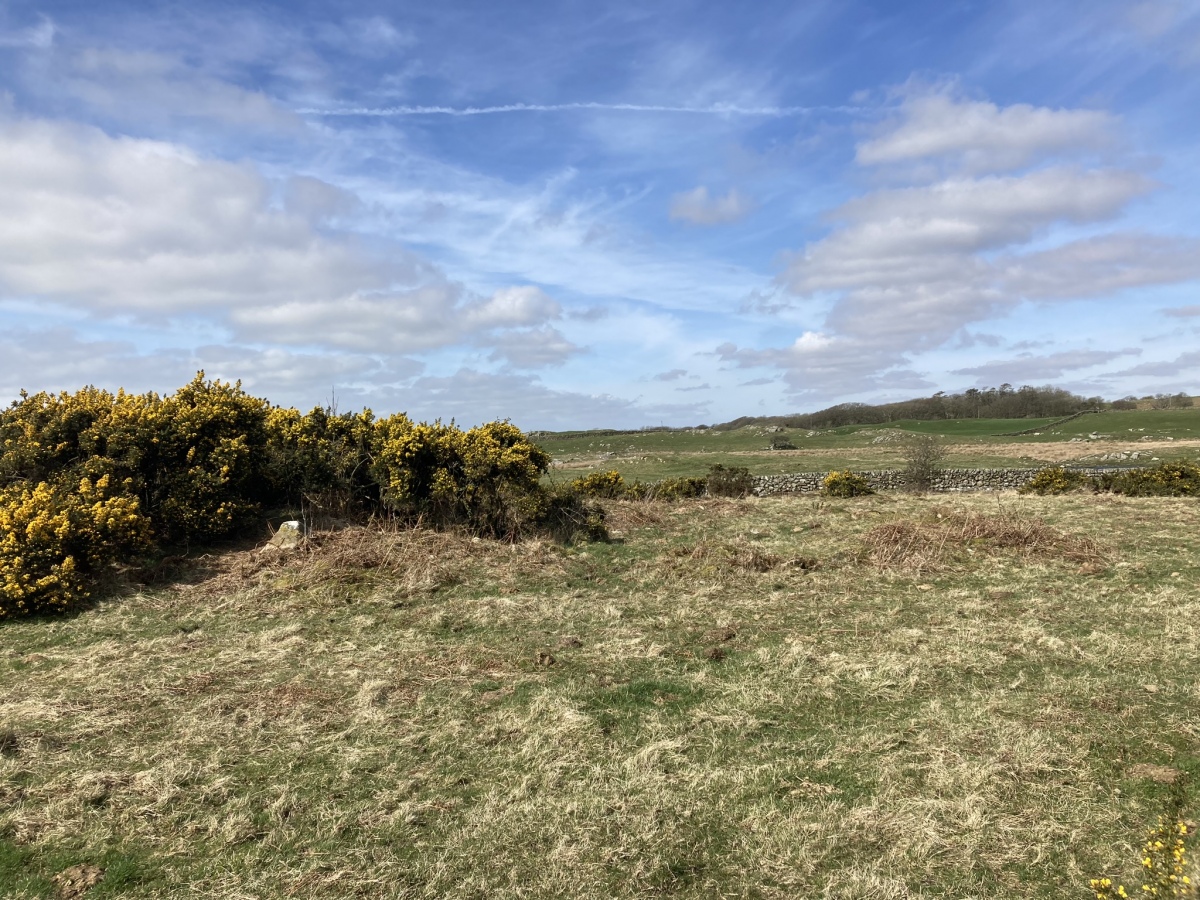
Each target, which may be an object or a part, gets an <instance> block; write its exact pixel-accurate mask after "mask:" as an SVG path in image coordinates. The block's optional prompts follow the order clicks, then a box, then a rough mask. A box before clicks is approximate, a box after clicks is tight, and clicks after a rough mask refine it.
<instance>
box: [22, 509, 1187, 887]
mask: <svg viewBox="0 0 1200 900" xmlns="http://www.w3.org/2000/svg"><path fill="white" fill-rule="evenodd" d="M611 524H612V525H613V527H614V530H615V532H616V536H617V539H616V540H614V541H613V542H612V543H609V544H597V545H589V546H581V547H560V546H557V545H553V544H548V543H541V542H528V543H524V544H520V545H516V546H508V545H501V544H494V543H489V542H486V541H482V542H480V541H473V540H471V539H470V538H467V537H460V536H455V535H449V534H434V533H428V532H393V533H380V532H371V531H365V530H347V531H343V532H339V533H336V534H328V535H321V536H318V537H317V538H316V539H315V540H314V541H313V542H312V544H311V546H310V547H308V548H307V549H306V550H303V551H299V552H297V553H295V554H294V555H290V556H272V555H267V554H264V553H259V552H255V551H254V550H252V549H249V548H243V549H235V550H229V551H227V552H225V553H221V554H215V555H210V556H203V557H197V558H195V559H193V560H191V561H190V562H189V563H186V564H184V563H181V564H179V570H178V572H176V573H175V574H176V575H177V578H176V580H175V581H174V582H172V583H167V584H163V585H160V586H158V587H154V588H146V589H143V590H138V591H132V590H131V591H127V592H126V594H125V595H124V596H120V597H113V598H111V599H109V600H106V601H104V602H101V603H100V604H99V605H97V606H96V607H95V608H93V609H89V610H87V611H84V612H83V613H81V614H79V615H77V616H75V617H72V618H66V619H58V620H40V621H15V622H10V623H7V624H5V625H4V626H3V627H0V896H4V897H5V898H32V897H51V896H55V894H54V890H55V888H54V883H53V882H52V880H51V879H52V877H53V876H54V875H55V874H56V873H59V872H62V871H63V870H66V869H68V868H70V867H72V866H94V867H96V869H95V870H88V871H98V870H100V869H103V870H104V879H103V880H102V881H100V882H99V884H97V885H96V886H95V887H93V888H92V889H91V891H90V892H89V893H87V894H86V896H87V897H89V898H92V897H131V898H150V897H160V898H165V897H172V898H174V897H189V896H195V897H234V898H279V897H298V898H331V897H332V898H342V897H345V898H350V897H367V898H385V897H387V898H390V897H405V898H407V897H412V898H417V897H449V898H483V897H514V898H515V897H581V898H606V897H653V896H673V897H697V898H699V897H704V898H711V897H746V898H753V897H761V898H775V897H778V898H785V897H786V898H793V897H804V898H808V897H814V898H816V897H821V898H868V897H869V898H883V900H902V898H998V897H1004V898H1010V897H1011V898H1070V897H1080V898H1084V897H1088V896H1090V894H1089V892H1088V891H1087V887H1086V885H1087V879H1088V878H1089V877H1092V876H1096V875H1100V874H1109V875H1112V876H1114V877H1118V876H1119V877H1121V878H1122V879H1124V881H1125V883H1126V884H1132V885H1134V886H1135V887H1136V886H1137V885H1140V883H1141V882H1140V881H1139V880H1138V878H1139V875H1138V871H1137V870H1138V856H1139V854H1138V847H1139V845H1140V843H1141V840H1142V837H1143V835H1144V833H1145V830H1146V829H1147V828H1148V827H1149V826H1151V825H1153V824H1154V823H1155V822H1156V820H1157V816H1158V815H1159V813H1160V812H1161V811H1162V810H1163V808H1164V805H1165V804H1166V803H1167V802H1168V801H1169V799H1170V798H1171V796H1172V794H1173V793H1174V794H1176V795H1179V796H1180V797H1182V798H1183V799H1184V800H1185V802H1186V803H1187V804H1188V809H1189V810H1190V811H1191V815H1195V799H1196V796H1197V795H1196V778H1197V776H1200V713H1198V712H1197V710H1200V653H1197V647H1198V646H1200V592H1198V590H1197V589H1198V587H1200V503H1197V502H1196V501H1195V500H1177V499H1129V498H1122V497H1114V496H1111V495H1078V496H1068V497H1063V498H1028V497H1018V496H1016V495H1002V496H985V495H975V496H964V497H956V498H954V499H952V500H946V499H943V498H921V497H914V496H907V495H906V496H888V495H884V496H877V497H870V498H862V499H860V500H854V501H841V502H830V501H823V500H815V499H798V498H794V497H793V498H770V499H761V500H745V501H730V500H723V501H713V500H704V501H691V502H686V503H681V504H679V505H675V506H670V505H644V504H626V503H618V504H614V505H613V506H612V507H611ZM76 871H79V870H76ZM65 895H69V893H68V894H65Z"/></svg>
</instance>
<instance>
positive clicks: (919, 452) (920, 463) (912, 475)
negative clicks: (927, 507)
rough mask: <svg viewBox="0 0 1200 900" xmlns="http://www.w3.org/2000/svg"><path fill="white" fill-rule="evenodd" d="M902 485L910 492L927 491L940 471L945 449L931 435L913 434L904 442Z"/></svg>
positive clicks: (935, 437)
mask: <svg viewBox="0 0 1200 900" xmlns="http://www.w3.org/2000/svg"><path fill="white" fill-rule="evenodd" d="M902 453H903V457H904V483H905V485H906V486H907V487H908V489H909V490H910V491H928V490H930V489H931V488H932V487H933V480H934V478H935V477H936V476H937V474H938V473H939V472H940V471H941V470H942V460H944V459H945V458H946V448H945V446H944V445H943V444H942V442H941V439H940V438H938V437H937V435H933V434H914V435H913V436H912V437H910V438H908V440H906V441H905V442H904V447H903V450H902Z"/></svg>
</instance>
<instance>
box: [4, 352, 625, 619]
mask: <svg viewBox="0 0 1200 900" xmlns="http://www.w3.org/2000/svg"><path fill="white" fill-rule="evenodd" d="M549 463H550V458H549V456H548V455H547V454H546V452H545V451H544V450H542V449H541V448H540V447H538V446H537V445H536V444H534V443H533V442H532V441H530V440H529V439H528V438H527V437H526V436H525V435H524V434H523V433H522V432H521V431H520V430H519V429H517V428H516V427H515V426H513V425H510V424H509V423H507V422H492V423H489V424H487V425H482V426H480V427H478V428H472V429H470V430H469V431H463V430H461V429H459V428H457V427H455V426H454V425H453V424H450V425H443V424H442V423H440V422H435V423H434V424H432V425H427V424H415V423H413V422H412V421H411V420H410V419H409V418H408V417H407V416H405V415H403V414H397V415H393V416H390V417H387V418H384V419H376V418H375V416H374V415H373V414H372V413H371V411H370V410H364V411H363V412H361V413H349V414H342V415H337V414H335V413H333V412H331V411H329V410H322V409H315V410H313V411H312V412H310V413H307V414H302V413H300V412H298V411H297V410H294V409H284V408H279V407H272V406H271V405H270V404H269V403H268V402H267V401H266V400H262V399H260V398H257V397H253V396H251V395H249V394H247V393H246V392H245V391H243V390H242V388H241V385H240V383H237V384H228V383H223V382H220V381H209V380H206V379H205V377H204V373H202V372H201V373H199V374H198V375H197V376H196V378H195V379H194V380H193V381H191V382H190V383H189V384H187V385H185V386H184V387H182V388H180V389H179V390H178V391H176V392H175V393H174V394H172V395H169V396H166V397H160V396H158V395H157V394H154V393H147V394H139V395H134V394H126V393H125V392H123V391H118V392H117V393H116V394H112V393H109V392H107V391H103V390H99V389H97V388H93V387H88V388H84V389H83V390H80V391H77V392H75V393H67V392H64V393H60V394H48V393H39V394H34V395H29V394H22V395H21V399H20V400H18V401H16V402H14V403H13V404H12V405H11V406H10V407H9V408H7V409H4V410H0V618H2V617H6V616H11V615H17V614H26V613H33V612H40V611H53V610H61V609H67V608H69V607H71V606H73V605H75V604H77V603H78V602H79V601H81V600H82V599H84V598H85V597H86V596H87V593H88V585H89V584H90V583H91V581H92V580H94V579H95V577H97V575H99V574H100V573H101V572H102V571H103V570H105V569H107V568H109V567H111V566H112V565H113V564H114V563H119V562H128V561H130V560H132V559H134V558H135V557H136V555H137V554H139V553H141V552H143V551H145V550H147V549H149V548H151V547H153V546H159V547H165V546H170V545H179V544H193V543H204V542H208V541H211V540H213V539H217V538H221V537H224V536H227V535H231V534H234V533H236V532H237V531H239V529H242V528H244V527H245V526H246V525H248V524H249V523H252V522H254V521H256V520H257V518H258V517H260V516H261V515H262V512H263V510H264V509H272V508H283V507H291V508H294V507H295V506H297V505H307V506H309V507H316V508H318V509H322V510H325V511H327V512H330V513H337V514H339V515H353V516H359V517H366V516H370V515H377V514H385V515H388V516H391V517H393V518H396V519H399V520H401V521H404V522H409V523H414V524H415V523H424V524H428V525H432V526H435V527H445V526H461V527H465V528H467V529H469V530H471V531H473V532H475V533H478V534H485V535H488V536H492V537H502V538H509V539H514V538H516V537H518V536H520V535H521V534H523V533H526V532H529V531H534V530H541V531H550V532H553V533H556V534H560V533H567V532H569V533H570V535H572V536H575V535H580V534H582V535H584V536H586V537H589V538H597V537H603V534H604V522H603V515H602V513H600V512H598V511H597V510H596V509H595V508H594V507H590V506H588V505H587V504H586V503H583V502H582V501H581V500H580V499H579V498H578V497H575V498H570V497H562V496H558V495H555V494H553V493H551V492H550V491H548V490H547V489H546V488H544V487H543V486H542V484H541V478H542V476H543V475H544V474H545V472H546V470H547V468H548V467H549Z"/></svg>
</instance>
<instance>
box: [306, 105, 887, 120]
mask: <svg viewBox="0 0 1200 900" xmlns="http://www.w3.org/2000/svg"><path fill="white" fill-rule="evenodd" d="M576 110H605V111H615V112H648V113H680V114H686V115H703V116H757V117H761V118H770V119H781V118H787V117H790V116H804V115H810V114H812V113H826V112H828V113H843V114H846V115H856V114H859V113H864V112H870V111H871V110H869V109H868V108H867V107H863V106H736V105H733V104H725V103H714V104H712V105H710V106H666V105H657V104H647V103H596V102H584V103H506V104H504V105H502V106H355V107H345V108H341V109H316V108H307V109H298V110H296V112H297V113H298V114H300V115H304V116H375V117H389V116H495V115H499V114H501V113H540V112H549V113H552V112H573V111H576Z"/></svg>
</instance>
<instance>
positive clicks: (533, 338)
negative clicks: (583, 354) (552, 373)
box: [487, 325, 580, 369]
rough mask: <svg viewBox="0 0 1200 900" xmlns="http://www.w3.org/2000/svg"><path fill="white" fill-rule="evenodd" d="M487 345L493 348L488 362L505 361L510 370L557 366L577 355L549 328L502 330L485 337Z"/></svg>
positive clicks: (568, 342)
mask: <svg viewBox="0 0 1200 900" xmlns="http://www.w3.org/2000/svg"><path fill="white" fill-rule="evenodd" d="M487 343H488V345H489V346H491V347H493V348H494V349H493V350H492V352H491V354H490V355H489V356H488V359H490V360H492V361H493V362H506V363H508V364H509V365H510V366H512V367H513V368H514V369H540V368H543V367H545V366H561V365H562V364H563V363H565V362H566V361H567V360H568V359H569V358H570V357H572V356H574V355H575V354H577V353H579V352H580V348H579V347H577V346H576V345H575V344H572V343H571V342H570V341H569V340H567V339H566V338H565V337H564V336H563V334H562V332H560V331H559V330H558V329H557V328H552V327H551V326H549V325H543V326H542V327H541V328H522V329H513V330H511V331H505V332H503V333H501V334H498V335H495V336H494V337H491V338H489V339H488V342H487Z"/></svg>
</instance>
